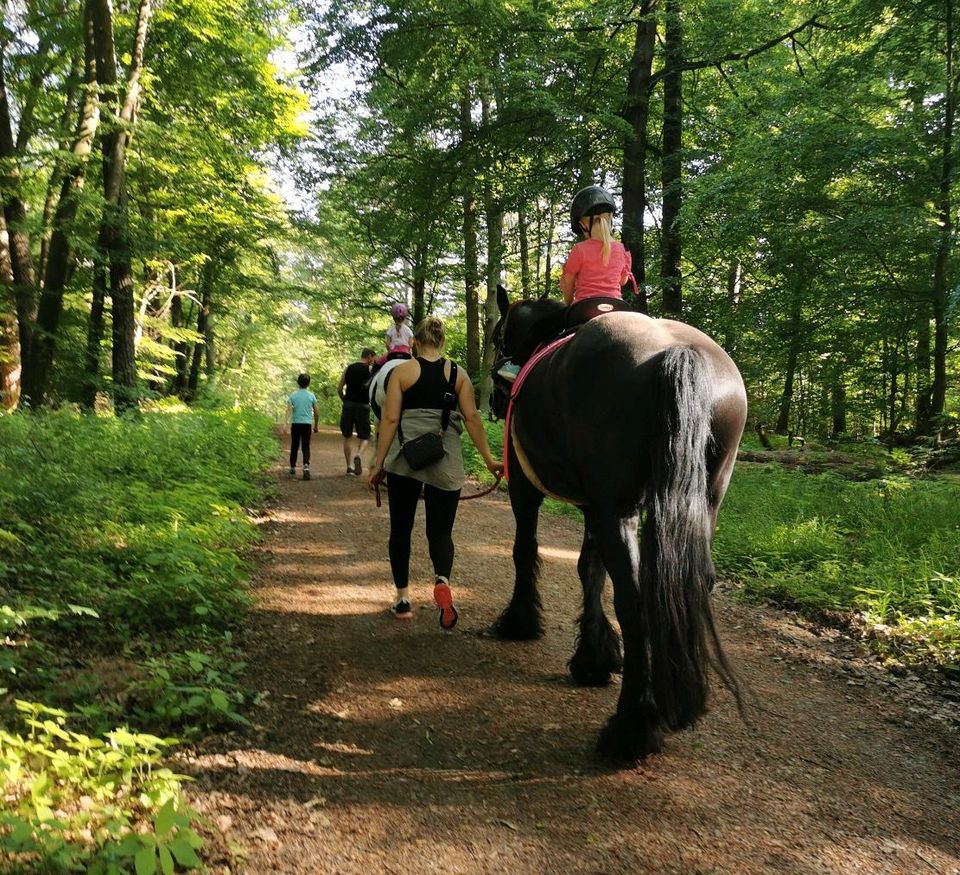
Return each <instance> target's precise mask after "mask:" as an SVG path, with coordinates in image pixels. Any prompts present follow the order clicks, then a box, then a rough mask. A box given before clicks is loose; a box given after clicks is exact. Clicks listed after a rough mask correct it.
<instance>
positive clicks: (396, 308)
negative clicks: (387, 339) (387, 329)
mask: <svg viewBox="0 0 960 875" xmlns="http://www.w3.org/2000/svg"><path fill="white" fill-rule="evenodd" d="M409 312H410V311H409V310H407V305H406V304H394V305H393V306H392V307H391V308H390V313H391V315H392V316H393V318H394V319H406V318H407V313H409Z"/></svg>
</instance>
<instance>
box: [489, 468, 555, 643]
mask: <svg viewBox="0 0 960 875" xmlns="http://www.w3.org/2000/svg"><path fill="white" fill-rule="evenodd" d="M510 472H511V473H510V506H511V507H512V508H513V517H514V519H515V520H516V534H515V536H514V541H513V565H514V569H515V570H516V578H515V580H514V584H513V597H512V598H511V599H510V604H508V605H507V607H506V608H504V610H503V613H502V614H501V615H500V617H499V618H498V619H497V621H496V622H495V623H494V624H493V632H494V634H495V635H497V636H498V637H500V638H506V639H508V640H510V641H529V640H531V639H533V638H539V637H540V636H541V635H542V634H543V623H542V621H541V617H540V615H541V603H540V593H539V592H537V579H538V578H539V576H540V555H539V551H538V545H537V522H538V520H539V517H540V505H541V504H543V493H542V492H540V490H539V489H536V488H535V487H534V485H533V484H532V483H531V482H530V481H529V480H527V478H526V477H525V476H524V475H523V471H522V470H521V468H520V463H519V462H518V461H517V458H516V455H515V454H512V455H511V458H510Z"/></svg>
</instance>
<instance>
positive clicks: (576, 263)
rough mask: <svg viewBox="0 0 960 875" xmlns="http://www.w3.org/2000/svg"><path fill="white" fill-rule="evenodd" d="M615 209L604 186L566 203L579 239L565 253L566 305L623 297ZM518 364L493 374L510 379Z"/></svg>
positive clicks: (625, 264)
mask: <svg viewBox="0 0 960 875" xmlns="http://www.w3.org/2000/svg"><path fill="white" fill-rule="evenodd" d="M616 211H617V207H616V204H614V202H613V198H612V197H610V195H609V193H608V192H607V191H606V189H604V188H602V187H601V186H599V185H591V186H588V187H587V188H584V189H582V190H581V191H578V192H577V193H576V194H575V195H574V197H573V202H572V203H571V204H570V225H571V227H572V228H573V232H574V233H575V234H579V235H580V236H581V237H582V238H583V239H582V240H581V241H580V242H579V243H577V244H575V245H574V247H573V249H571V250H570V255H569V256H567V261H566V264H564V266H563V273H562V274H561V276H560V291H561V292H563V300H564V303H565V304H566V305H567V306H570V305H571V304H575V303H577V302H579V301H583V300H585V299H587V298H621V299H622V298H623V295H622V294H621V293H620V287H621V286H623V285H624V283H626V282H627V279H628V278H629V277H630V275H631V274H630V267H631V261H630V253H629V252H627V250H626V249H625V248H624V246H623V244H622V243H620V242H618V241H616V240H614V239H613V237H612V235H611V231H612V226H613V214H614V213H615V212H616ZM519 370H520V367H519V365H515V364H514V363H513V362H509V361H508V362H506V363H505V364H504V365H503V366H502V367H501V368H500V370H498V371H497V373H498V374H499V375H500V376H501V377H503V378H504V379H506V380H509V381H510V382H513V380H514V379H516V376H517V373H518V372H519Z"/></svg>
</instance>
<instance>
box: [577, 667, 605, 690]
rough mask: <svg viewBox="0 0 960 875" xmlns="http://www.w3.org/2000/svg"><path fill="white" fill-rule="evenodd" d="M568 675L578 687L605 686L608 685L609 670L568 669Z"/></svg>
mask: <svg viewBox="0 0 960 875" xmlns="http://www.w3.org/2000/svg"><path fill="white" fill-rule="evenodd" d="M570 677H571V678H572V679H573V682H574V683H575V684H576V685H577V686H578V687H607V686H609V685H610V672H604V671H597V672H591V671H583V672H581V671H574V670H573V669H572V668H571V669H570Z"/></svg>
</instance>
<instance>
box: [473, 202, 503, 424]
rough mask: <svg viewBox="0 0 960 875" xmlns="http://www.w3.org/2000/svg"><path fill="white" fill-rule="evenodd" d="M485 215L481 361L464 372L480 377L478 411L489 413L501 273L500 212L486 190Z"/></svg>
mask: <svg viewBox="0 0 960 875" xmlns="http://www.w3.org/2000/svg"><path fill="white" fill-rule="evenodd" d="M485 200H486V204H485V212H486V214H487V297H486V300H485V301H484V307H483V361H482V362H478V363H477V367H476V368H472V369H471V368H468V369H467V370H468V371H469V372H470V373H471V374H472V375H473V376H474V377H475V378H476V377H478V376H480V375H481V373H482V375H483V380H482V382H481V384H480V399H479V405H480V409H481V410H489V409H490V392H491V390H492V389H493V380H492V379H491V376H490V371H491V369H492V367H493V359H494V355H495V350H494V348H493V342H492V341H493V329H494V327H495V326H496V324H497V321H498V320H499V319H500V310H499V308H498V306H497V285H498V284H499V283H500V273H501V271H502V270H503V210H502V208H501V206H500V204H499V203H497V202H496V201H495V200H494V198H493V196H492V195H491V194H490V191H489V187H488V189H487V192H486V196H485Z"/></svg>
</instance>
